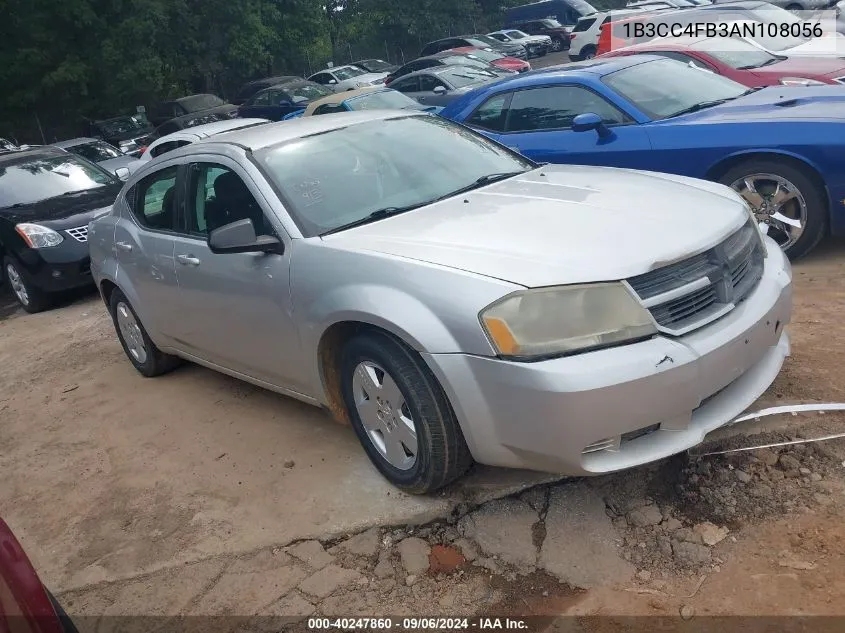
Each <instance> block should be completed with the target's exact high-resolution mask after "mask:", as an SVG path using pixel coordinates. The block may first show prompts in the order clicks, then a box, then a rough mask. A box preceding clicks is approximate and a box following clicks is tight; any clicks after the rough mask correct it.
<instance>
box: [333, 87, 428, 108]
mask: <svg viewBox="0 0 845 633" xmlns="http://www.w3.org/2000/svg"><path fill="white" fill-rule="evenodd" d="M346 105H348V106H349V107H350V108H351V109H352V110H401V109H404V108H417V107H422V106H420V104H419V103H418V102H417V101H414V100H413V99H411V98H410V97H408V96H405V95H403V94H402V93H401V92H398V91H396V90H378V91H376V92H373V93H371V94H365V95H361V96H360V97H352V98H351V99H347V100H346Z"/></svg>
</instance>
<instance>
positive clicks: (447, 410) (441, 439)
mask: <svg viewBox="0 0 845 633" xmlns="http://www.w3.org/2000/svg"><path fill="white" fill-rule="evenodd" d="M341 389H342V392H343V399H344V403H345V405H346V408H347V411H348V412H349V417H350V419H351V421H352V427H353V428H354V429H355V433H356V434H357V435H358V439H359V440H360V442H361V444H362V445H363V447H364V451H365V452H366V453H367V456H368V457H369V458H370V460H371V461H372V462H373V464H374V465H375V467H376V468H377V469H378V470H379V472H380V473H381V474H382V475H384V477H385V478H386V479H387V480H388V481H390V483H392V484H393V485H394V486H396V487H397V488H400V489H402V490H404V491H406V492H410V493H413V494H424V493H429V492H433V491H435V490H437V489H439V488H442V487H443V486H445V485H447V484H448V483H450V482H452V481H454V480H455V479H457V478H458V477H460V476H461V475H463V474H464V473H465V472H466V471H467V469H468V468H469V467H470V465H471V464H472V457H471V455H470V452H469V448H468V447H467V444H466V441H465V440H464V436H463V433H461V429H460V426H459V425H458V421H457V419H456V417H455V412H454V411H453V410H452V407H451V405H450V404H449V401H448V399H447V397H446V394H445V393H444V391H443V388H442V387H441V386H440V383H438V382H437V379H436V378H435V376H434V375H433V374H432V373H431V370H430V369H429V368H428V367H427V366H426V365H425V363H424V362H423V360H422V358H420V356H419V354H417V353H416V352H414V351H413V350H411V349H409V348H407V347H405V345H403V344H402V343H401V342H399V341H398V340H396V339H395V338H393V337H392V336H391V335H389V334H387V333H382V332H367V333H365V334H361V335H359V336H357V337H355V338H354V339H352V340H351V341H349V343H347V345H346V346H345V348H344V350H343V355H342V359H341Z"/></svg>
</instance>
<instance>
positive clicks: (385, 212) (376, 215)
mask: <svg viewBox="0 0 845 633" xmlns="http://www.w3.org/2000/svg"><path fill="white" fill-rule="evenodd" d="M524 173H525V172H524V171H506V172H501V173H497V174H487V175H486V176H482V177H481V178H477V179H476V180H475V181H474V182H473V183H472V184H470V185H467V186H466V187H462V188H460V189H458V190H457V191H450V192H449V193H447V194H444V195H442V196H439V197H437V198H434V199H433V200H426V201H424V202H418V203H415V204H409V205H406V206H403V207H385V208H384V209H378V210H377V211H373V212H372V213H370V214H369V215H365V216H364V217H363V218H361V219H360V220H355V221H354V222H349V223H347V224H341V225H340V226H338V227H335V228H333V229H330V230H328V231H326V232H325V233H320V237H323V236H325V235H331V234H333V233H339V232H341V231H345V230H347V229H352V228H355V227H356V226H362V225H364V224H370V223H371V222H375V221H377V220H383V219H384V218H389V217H393V216H394V215H399V214H400V213H407V212H408V211H413V210H414V209H419V208H420V207H426V206H428V205H430V204H434V203H435V202H440V201H441V200H446V199H447V198H452V197H454V196H459V195H461V194H462V193H466V192H467V191H472V190H473V189H478V188H479V187H483V186H484V185H489V184H491V183H494V182H498V181H500V180H504V179H505V178H511V177H512V176H518V175H519V174H524Z"/></svg>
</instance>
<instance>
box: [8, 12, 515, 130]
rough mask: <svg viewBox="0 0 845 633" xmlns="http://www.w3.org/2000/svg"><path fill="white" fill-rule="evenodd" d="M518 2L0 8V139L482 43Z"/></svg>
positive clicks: (79, 128)
mask: <svg viewBox="0 0 845 633" xmlns="http://www.w3.org/2000/svg"><path fill="white" fill-rule="evenodd" d="M524 1H526V0H62V1H61V2H57V1H56V0H0V42H3V46H2V47H0V86H2V87H3V89H2V92H0V136H9V137H13V138H17V139H18V140H19V141H20V142H31V143H39V142H41V141H42V139H41V131H40V130H39V125H40V126H41V128H43V131H44V136H45V138H46V140H47V142H52V141H54V140H55V139H56V138H67V137H71V136H76V135H78V134H80V133H81V124H82V122H83V120H84V118H86V117H87V118H92V119H93V118H99V117H107V116H114V115H118V114H123V113H129V112H134V111H135V108H136V106H138V105H146V106H147V107H150V106H151V105H152V104H153V103H155V102H156V101H158V100H160V99H164V98H170V97H174V96H181V95H185V94H190V93H193V92H213V93H216V94H218V95H220V96H222V97H224V98H225V97H231V96H232V95H233V94H234V92H235V90H237V87H238V86H239V85H240V84H241V83H243V82H244V81H247V80H249V79H253V78H256V77H261V76H267V75H271V74H288V73H290V74H310V73H312V72H316V71H317V70H319V69H320V68H324V67H325V65H326V64H327V63H328V62H333V63H335V64H344V63H348V62H350V61H353V60H354V59H360V58H365V57H378V58H381V59H388V60H389V61H392V62H396V63H401V62H402V61H403V60H409V59H413V58H414V57H416V55H417V53H418V52H419V50H420V48H421V46H422V45H423V44H425V43H426V42H428V41H431V40H433V39H438V38H440V37H445V36H447V35H458V34H461V33H472V32H481V33H486V32H488V31H490V30H493V29H497V28H499V27H501V25H502V18H503V14H504V11H505V10H506V8H507V7H508V6H513V5H516V4H522V3H523V2H524Z"/></svg>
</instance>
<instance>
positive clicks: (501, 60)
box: [450, 46, 531, 73]
mask: <svg viewBox="0 0 845 633" xmlns="http://www.w3.org/2000/svg"><path fill="white" fill-rule="evenodd" d="M450 51H451V52H452V53H463V54H465V55H472V56H473V57H478V58H479V59H481V60H483V61H485V62H487V63H488V64H492V65H493V66H496V67H497V68H503V69H504V70H512V71H515V72H518V73H524V72H527V71H529V70H531V64H529V63H528V62H526V61H523V60H521V59H517V58H516V57H506V56H505V55H502V54H500V53H494V52H493V51H488V50H484V49H483V48H474V47H472V46H462V47H461V48H453V49H450Z"/></svg>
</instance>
